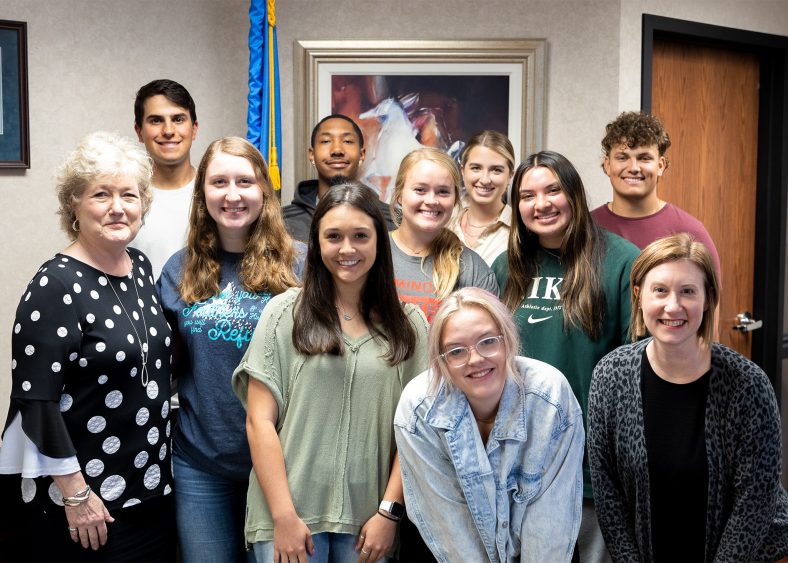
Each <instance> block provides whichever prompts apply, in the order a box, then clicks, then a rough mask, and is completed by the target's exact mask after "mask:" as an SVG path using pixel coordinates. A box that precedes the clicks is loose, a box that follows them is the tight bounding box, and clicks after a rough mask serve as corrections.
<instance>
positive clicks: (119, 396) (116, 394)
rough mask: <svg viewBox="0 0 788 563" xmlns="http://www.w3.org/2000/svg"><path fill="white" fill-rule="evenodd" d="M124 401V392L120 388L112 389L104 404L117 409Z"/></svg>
mask: <svg viewBox="0 0 788 563" xmlns="http://www.w3.org/2000/svg"><path fill="white" fill-rule="evenodd" d="M122 402H123V393H121V392H120V391H118V390H115V391H110V392H109V393H107V396H106V397H105V398H104V404H105V405H107V406H108V407H109V408H111V409H116V408H118V407H119V406H120V404H121V403H122Z"/></svg>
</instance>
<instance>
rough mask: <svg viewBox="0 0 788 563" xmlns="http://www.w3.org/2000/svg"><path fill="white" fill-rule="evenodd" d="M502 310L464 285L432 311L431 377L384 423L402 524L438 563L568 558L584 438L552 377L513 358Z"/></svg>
mask: <svg viewBox="0 0 788 563" xmlns="http://www.w3.org/2000/svg"><path fill="white" fill-rule="evenodd" d="M518 347H519V341H518V336H517V329H516V328H515V326H514V323H513V322H512V318H511V316H510V314H509V313H508V312H507V310H506V308H505V307H504V306H503V304H502V303H501V302H500V301H498V299H497V298H495V297H494V296H493V295H492V294H490V293H488V292H486V291H484V290H481V289H478V288H473V287H467V288H464V289H461V290H459V291H457V292H455V293H453V294H452V295H451V296H449V297H448V298H447V299H446V300H444V302H443V304H442V305H441V307H440V309H438V312H437V313H436V315H435V317H434V319H433V323H432V328H431V329H430V336H429V356H430V366H431V368H432V369H430V370H428V371H426V372H424V373H422V374H421V375H419V376H418V377H416V378H415V379H414V380H413V381H412V382H411V383H410V384H408V386H407V387H406V388H405V390H404V391H403V393H402V396H401V398H400V402H399V405H398V407H397V413H396V416H395V419H394V430H395V436H396V439H397V448H398V451H399V455H400V464H401V467H402V481H403V485H404V487H405V503H406V506H407V510H408V517H409V518H410V519H411V520H412V521H413V522H414V523H415V524H416V526H417V527H418V528H419V531H420V532H421V535H422V537H423V538H424V540H425V542H426V543H427V545H428V546H429V548H430V550H431V551H432V553H433V555H435V557H436V558H437V560H438V561H440V562H450V561H490V562H492V563H497V562H499V561H500V562H504V561H523V562H526V561H533V562H544V561H551V562H561V561H567V562H568V561H570V560H571V558H572V551H573V549H574V545H575V540H576V538H577V533H578V529H579V527H580V514H581V503H582V496H583V479H582V459H583V444H584V438H585V433H584V431H583V422H582V414H581V411H580V406H579V405H578V403H577V400H576V399H575V397H574V394H573V393H572V389H571V388H570V386H569V384H568V383H567V381H566V379H565V378H564V376H563V375H561V373H560V372H559V371H558V370H556V369H555V368H553V367H551V366H549V365H548V364H545V363H543V362H540V361H537V360H532V359H528V358H522V357H516V356H515V352H516V350H517V349H518Z"/></svg>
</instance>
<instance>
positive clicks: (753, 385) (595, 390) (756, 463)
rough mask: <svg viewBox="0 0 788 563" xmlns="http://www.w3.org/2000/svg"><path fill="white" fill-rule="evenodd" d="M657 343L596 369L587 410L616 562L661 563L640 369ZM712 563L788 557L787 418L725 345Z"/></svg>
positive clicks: (710, 415)
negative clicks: (783, 429) (655, 544)
mask: <svg viewBox="0 0 788 563" xmlns="http://www.w3.org/2000/svg"><path fill="white" fill-rule="evenodd" d="M650 340H651V339H646V340H641V341H639V342H636V343H634V344H629V345H625V346H621V347H619V348H618V349H616V350H614V351H613V352H611V353H609V354H608V355H607V356H605V357H604V358H602V360H601V361H600V362H599V363H598V364H597V366H596V368H595V369H594V373H593V378H592V381H591V391H590V397H589V404H588V454H589V458H590V463H591V477H592V483H593V491H594V504H595V507H596V510H597V514H598V517H599V524H600V526H601V528H602V533H603V535H604V537H605V541H606V543H607V547H608V549H609V551H610V554H611V556H612V558H613V560H614V561H626V562H631V561H642V562H651V561H653V555H652V546H651V523H650V501H649V478H648V460H647V457H646V439H645V435H644V431H643V403H642V400H641V387H640V373H641V361H642V357H643V353H644V351H645V348H646V346H647V345H648V343H649V342H650ZM705 434H706V457H707V460H708V467H709V490H708V506H707V516H706V561H707V562H717V563H722V562H731V563H741V562H746V561H775V560H777V559H780V558H782V557H785V556H786V555H788V495H786V492H785V490H784V489H783V487H782V485H781V484H780V468H781V438H780V413H779V411H778V408H777V401H776V399H775V395H774V391H773V389H772V386H771V384H770V383H769V380H768V378H767V377H766V374H765V373H764V372H763V370H761V369H760V368H759V367H758V366H757V365H755V364H754V363H753V362H751V361H750V360H748V359H747V358H745V357H744V356H742V355H740V354H738V353H737V352H735V351H733V350H731V349H730V348H727V347H725V346H723V345H721V344H714V345H713V347H712V353H711V374H710V380H709V395H708V399H707V404H706V429H705Z"/></svg>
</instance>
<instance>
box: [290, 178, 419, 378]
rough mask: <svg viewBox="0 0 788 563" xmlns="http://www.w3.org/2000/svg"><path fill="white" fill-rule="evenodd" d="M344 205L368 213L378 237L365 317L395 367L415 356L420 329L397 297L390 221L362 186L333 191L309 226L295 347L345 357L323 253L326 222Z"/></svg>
mask: <svg viewBox="0 0 788 563" xmlns="http://www.w3.org/2000/svg"><path fill="white" fill-rule="evenodd" d="M340 206H348V207H352V208H354V209H358V210H359V211H362V212H363V213H365V214H366V215H368V216H369V217H370V219H372V223H373V225H374V226H375V235H376V236H377V246H376V255H375V262H374V263H373V264H372V267H371V268H370V269H369V273H368V274H367V280H366V282H365V283H364V288H363V289H362V290H361V301H360V303H359V308H360V314H361V316H362V317H363V319H364V321H365V322H366V324H367V326H368V327H369V329H370V332H371V333H372V336H373V337H374V338H376V339H380V340H382V341H383V342H385V343H386V344H387V345H388V349H389V351H388V354H386V356H385V358H386V360H388V363H389V365H391V366H394V365H397V364H398V363H400V362H403V361H405V360H407V359H408V358H410V357H411V356H412V355H413V351H414V349H415V347H416V330H415V329H414V328H413V325H412V324H411V322H410V320H409V319H408V317H407V315H406V314H405V311H404V310H403V308H402V305H401V304H400V302H399V298H398V297H397V290H396V289H395V284H394V266H393V265H392V263H391V247H390V246H389V237H388V233H387V232H386V221H385V219H384V218H383V213H382V212H381V210H380V200H379V199H378V197H377V195H376V194H375V192H373V191H372V190H371V189H370V188H369V187H367V186H365V185H364V184H362V183H360V182H348V183H346V184H339V185H337V186H332V187H331V188H330V189H329V190H328V191H327V192H326V193H325V195H324V196H323V197H321V198H320V202H319V203H318V204H317V208H316V209H315V216H314V217H313V218H312V224H311V226H310V227H309V249H308V250H307V255H306V267H305V268H304V289H303V291H302V292H301V294H300V295H299V296H298V302H297V304H296V312H295V315H294V319H293V346H294V347H295V349H296V350H298V351H299V352H301V353H302V354H307V355H315V354H335V355H342V354H343V353H344V346H343V345H342V328H341V326H340V323H339V314H338V313H337V310H336V307H335V306H334V303H335V299H336V285H335V283H334V278H333V277H332V275H331V272H329V270H328V268H327V267H326V265H325V263H324V262H323V257H322V255H321V253H320V222H321V221H322V220H323V217H325V215H326V213H328V212H329V211H331V210H332V209H335V208H337V207H340Z"/></svg>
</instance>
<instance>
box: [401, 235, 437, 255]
mask: <svg viewBox="0 0 788 563" xmlns="http://www.w3.org/2000/svg"><path fill="white" fill-rule="evenodd" d="M392 236H393V235H392ZM396 238H397V242H399V243H400V244H401V245H402V246H404V247H405V248H407V249H408V250H410V251H411V252H412V253H413V254H415V255H416V256H420V255H421V253H422V252H424V251H425V250H427V247H424V248H422V249H421V250H415V249H413V248H411V247H410V246H408V245H407V244H405V241H404V240H402V237H401V236H399V235H397V237H396ZM428 246H429V245H428Z"/></svg>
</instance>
